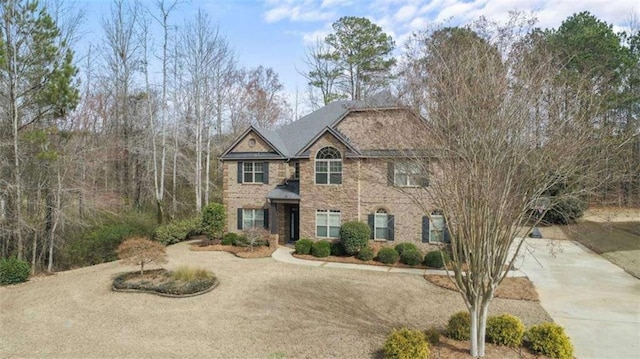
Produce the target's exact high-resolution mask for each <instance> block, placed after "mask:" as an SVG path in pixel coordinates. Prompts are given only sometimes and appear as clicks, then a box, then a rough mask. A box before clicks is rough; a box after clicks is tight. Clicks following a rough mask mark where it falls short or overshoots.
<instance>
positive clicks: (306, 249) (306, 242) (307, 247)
mask: <svg viewBox="0 0 640 359" xmlns="http://www.w3.org/2000/svg"><path fill="white" fill-rule="evenodd" d="M312 245H313V241H312V240H310V239H307V238H303V239H299V240H298V241H297V242H296V253H297V254H309V253H311V246H312Z"/></svg>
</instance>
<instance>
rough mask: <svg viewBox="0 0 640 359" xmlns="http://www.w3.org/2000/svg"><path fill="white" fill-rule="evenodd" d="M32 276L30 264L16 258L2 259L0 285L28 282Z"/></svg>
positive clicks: (0, 261)
mask: <svg viewBox="0 0 640 359" xmlns="http://www.w3.org/2000/svg"><path fill="white" fill-rule="evenodd" d="M30 274H31V269H30V267H29V263H27V262H25V261H23V260H20V259H18V258H16V257H9V258H2V259H0V284H1V285H6V284H16V283H22V282H26V281H27V279H29V275H30Z"/></svg>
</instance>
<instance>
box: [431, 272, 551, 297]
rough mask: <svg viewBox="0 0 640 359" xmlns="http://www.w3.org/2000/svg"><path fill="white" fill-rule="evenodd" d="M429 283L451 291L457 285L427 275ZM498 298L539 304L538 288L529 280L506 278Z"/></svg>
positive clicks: (443, 277) (437, 276)
mask: <svg viewBox="0 0 640 359" xmlns="http://www.w3.org/2000/svg"><path fill="white" fill-rule="evenodd" d="M424 278H425V279H426V280H428V281H429V282H431V283H433V284H435V285H437V286H439V287H442V288H446V289H449V290H454V291H455V290H456V287H455V284H453V282H451V279H449V277H447V276H446V275H433V274H427V275H425V276H424ZM495 297H496V298H504V299H515V300H530V301H534V302H537V301H539V300H540V299H539V298H538V292H537V291H536V287H535V286H534V285H533V283H531V281H530V280H529V279H528V278H524V277H517V278H511V277H509V278H505V279H504V280H503V281H502V283H500V286H499V287H498V289H496V293H495Z"/></svg>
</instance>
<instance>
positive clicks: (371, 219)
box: [367, 214, 376, 239]
mask: <svg viewBox="0 0 640 359" xmlns="http://www.w3.org/2000/svg"><path fill="white" fill-rule="evenodd" d="M375 221H376V215H375V214H370V215H368V216H367V223H369V229H370V230H371V235H370V237H371V239H375V238H376V237H375V235H376V233H375V230H376V228H375V226H374V224H375Z"/></svg>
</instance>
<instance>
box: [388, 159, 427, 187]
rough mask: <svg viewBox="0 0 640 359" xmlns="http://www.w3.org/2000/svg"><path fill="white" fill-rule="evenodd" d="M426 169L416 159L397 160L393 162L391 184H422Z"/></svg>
mask: <svg viewBox="0 0 640 359" xmlns="http://www.w3.org/2000/svg"><path fill="white" fill-rule="evenodd" d="M425 177H426V171H424V170H423V168H422V164H421V163H419V162H417V161H398V162H395V163H394V164H393V184H394V185H396V186H399V187H420V186H424V181H425Z"/></svg>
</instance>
